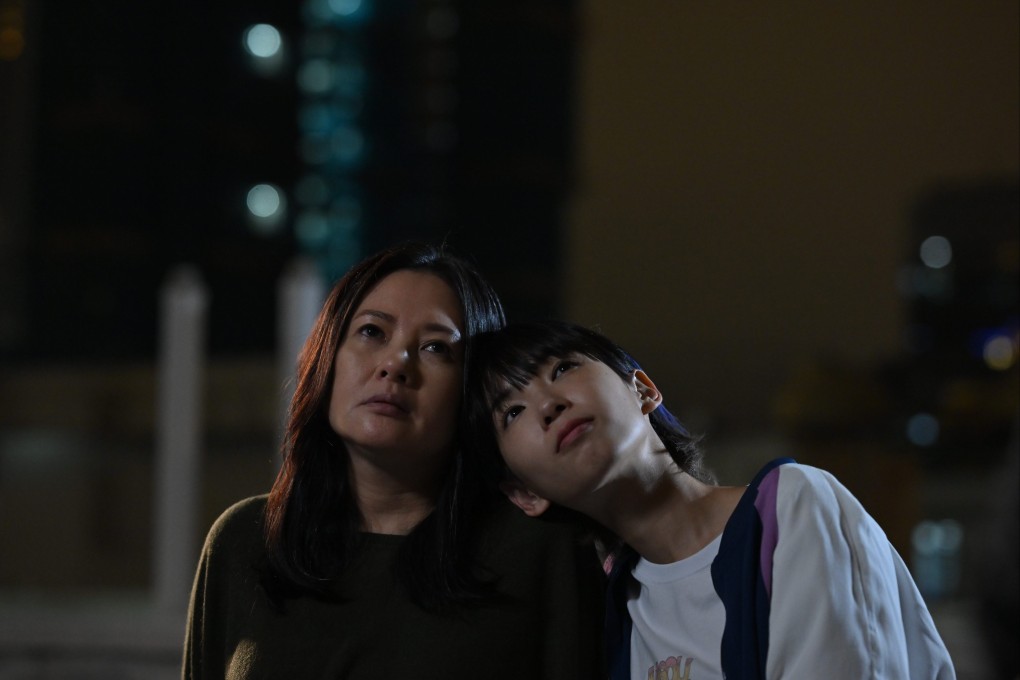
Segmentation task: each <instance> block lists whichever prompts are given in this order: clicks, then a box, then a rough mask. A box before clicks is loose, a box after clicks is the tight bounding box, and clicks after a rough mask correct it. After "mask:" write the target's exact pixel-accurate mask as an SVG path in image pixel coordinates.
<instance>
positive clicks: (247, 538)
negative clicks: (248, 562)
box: [205, 494, 268, 551]
mask: <svg viewBox="0 0 1020 680" xmlns="http://www.w3.org/2000/svg"><path fill="white" fill-rule="evenodd" d="M267 499H268V496H266V495H265V494H263V495H260V496H252V497H250V498H245V499H243V500H240V501H238V502H236V503H234V504H233V505H231V506H230V507H228V508H227V509H226V510H224V511H223V512H222V513H221V514H220V516H219V517H218V518H217V519H216V521H215V522H213V524H212V526H211V527H210V529H209V533H208V535H207V537H206V540H205V549H206V551H209V550H212V549H215V548H218V547H223V546H231V547H232V548H236V547H239V546H242V545H249V546H250V545H253V544H256V543H257V544H261V543H262V536H263V528H262V527H263V515H264V514H265V509H266V501H267Z"/></svg>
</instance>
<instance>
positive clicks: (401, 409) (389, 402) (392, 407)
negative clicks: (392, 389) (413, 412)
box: [363, 394, 410, 416]
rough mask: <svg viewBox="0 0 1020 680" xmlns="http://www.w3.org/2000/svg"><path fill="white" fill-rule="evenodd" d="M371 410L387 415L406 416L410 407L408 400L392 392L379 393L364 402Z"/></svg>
mask: <svg viewBox="0 0 1020 680" xmlns="http://www.w3.org/2000/svg"><path fill="white" fill-rule="evenodd" d="M363 404H364V406H367V407H368V408H369V410H371V411H372V412H374V413H378V414H380V415H386V416H406V415H407V414H408V413H409V412H410V409H409V408H408V406H407V402H406V401H405V400H403V399H401V398H400V397H398V396H396V395H392V394H377V395H375V396H373V397H370V398H368V399H366V400H365V401H364V402H363Z"/></svg>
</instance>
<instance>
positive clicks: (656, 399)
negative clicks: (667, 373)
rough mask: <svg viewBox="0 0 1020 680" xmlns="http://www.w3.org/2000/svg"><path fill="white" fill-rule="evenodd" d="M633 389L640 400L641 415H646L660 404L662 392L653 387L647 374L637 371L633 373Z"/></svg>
mask: <svg viewBox="0 0 1020 680" xmlns="http://www.w3.org/2000/svg"><path fill="white" fill-rule="evenodd" d="M633 380H634V388H635V389H636V390H637V394H638V398H639V399H640V400H641V413H643V414H644V415H648V414H649V413H651V412H652V411H654V410H655V409H657V408H659V405H660V404H662V392H660V391H659V388H658V387H656V386H655V383H653V382H652V379H651V378H649V377H648V374H647V373H645V372H644V371H642V370H641V369H638V370H636V371H634V377H633Z"/></svg>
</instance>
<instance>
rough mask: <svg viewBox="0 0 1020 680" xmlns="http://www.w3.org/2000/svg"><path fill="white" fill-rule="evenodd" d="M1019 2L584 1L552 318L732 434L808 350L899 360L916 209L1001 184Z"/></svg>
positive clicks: (1011, 133)
mask: <svg viewBox="0 0 1020 680" xmlns="http://www.w3.org/2000/svg"><path fill="white" fill-rule="evenodd" d="M1017 9H1018V3H1017V2H1015V1H1010V2H1005V1H998V0H995V1H985V2H978V3H963V2H931V1H929V0H914V1H910V2H905V1H898V2H892V3H887V2H857V3H841V4H833V3H817V2H808V1H804V2H772V3H750V2H740V3H738V2H724V3H700V2H651V1H649V0H634V1H631V2H626V3H623V2H609V1H608V0H589V1H588V2H587V3H585V6H584V11H583V15H584V21H583V25H582V26H581V37H580V40H579V43H580V55H579V65H578V69H579V89H578V93H577V97H578V100H577V102H578V103H577V124H578V133H577V135H578V137H577V153H578V168H579V170H578V178H577V186H576V190H575V194H574V203H573V205H572V209H571V213H570V228H569V232H568V235H567V253H568V260H567V281H566V301H567V314H568V315H569V316H570V317H571V318H573V319H574V320H577V321H580V322H582V323H585V324H589V325H590V324H598V325H600V326H601V328H602V329H603V330H604V331H605V332H606V333H608V334H609V335H610V336H612V337H613V338H614V339H616V340H618V341H619V342H620V343H621V344H623V345H624V346H625V347H627V348H628V349H631V350H632V351H633V352H634V353H635V354H636V355H637V356H638V358H639V359H640V360H642V361H643V362H644V363H645V364H646V365H647V366H649V367H650V368H651V371H652V372H653V373H654V375H655V376H657V377H658V380H659V382H660V383H661V384H660V386H662V387H664V389H665V390H666V392H667V395H666V396H667V403H672V404H673V405H674V407H677V408H675V410H679V411H692V410H693V411H706V412H708V413H710V414H712V415H713V416H716V417H717V418H718V420H717V421H716V422H717V423H722V424H732V425H733V426H738V427H739V426H747V425H759V424H761V423H763V422H765V421H766V418H767V415H768V410H769V408H770V407H769V400H770V397H771V395H772V393H773V392H774V391H775V389H776V387H777V385H778V384H779V383H780V382H781V381H782V380H783V379H784V378H785V377H787V376H788V375H789V373H790V371H791V370H792V369H793V367H794V366H795V365H796V364H797V363H798V362H800V361H802V360H804V359H807V358H811V357H816V356H822V355H826V356H835V357H838V358H840V359H843V360H846V361H849V362H852V363H860V364H862V365H865V364H867V363H869V362H873V361H874V360H876V359H882V358H888V357H890V356H893V355H895V354H896V353H897V352H899V351H901V348H902V344H901V338H902V334H903V331H904V324H905V320H906V317H905V312H906V310H905V308H904V305H903V302H902V300H901V299H900V298H899V297H898V295H897V293H896V289H895V278H896V272H897V269H898V267H899V265H900V263H901V261H902V260H903V259H904V258H905V257H907V253H906V249H907V241H908V228H909V211H910V208H911V205H912V203H913V201H915V200H916V199H917V197H918V196H919V194H920V192H922V191H923V190H924V189H925V188H927V187H929V186H931V184H932V183H934V182H937V181H941V180H950V181H956V180H981V179H983V178H989V177H991V178H1001V177H1003V176H1005V177H1007V178H1016V177H1017V174H1018V155H1020V150H1018V120H1020V105H1018V99H1020V94H1018V81H1020V76H1018V61H1020V52H1018V31H1020V29H1018V12H1017Z"/></svg>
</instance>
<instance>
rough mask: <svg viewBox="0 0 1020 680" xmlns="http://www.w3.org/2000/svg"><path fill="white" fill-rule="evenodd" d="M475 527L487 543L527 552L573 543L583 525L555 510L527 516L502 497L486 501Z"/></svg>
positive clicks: (580, 532) (578, 538)
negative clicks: (490, 501)
mask: <svg viewBox="0 0 1020 680" xmlns="http://www.w3.org/2000/svg"><path fill="white" fill-rule="evenodd" d="M479 530H480V533H481V535H482V536H483V537H485V538H486V539H487V540H486V542H488V543H494V544H497V545H500V546H503V547H504V548H507V549H513V550H524V551H527V552H529V553H531V554H534V553H535V552H536V551H538V552H541V551H543V550H545V549H548V548H550V547H553V546H560V545H572V544H576V543H578V542H579V541H580V538H581V536H582V534H583V529H582V528H581V527H580V526H579V525H578V524H577V523H576V522H575V521H573V520H572V519H571V518H569V517H564V516H561V515H560V514H559V513H556V512H547V513H545V515H543V516H541V517H528V516H527V515H525V514H524V513H523V512H521V511H520V509H518V508H517V507H515V506H514V505H513V504H512V503H510V501H509V500H507V499H506V498H503V497H500V498H497V499H494V500H493V501H492V503H491V504H490V505H489V507H488V509H487V511H486V512H485V513H484V514H483V515H482V519H481V522H480V526H479Z"/></svg>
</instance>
